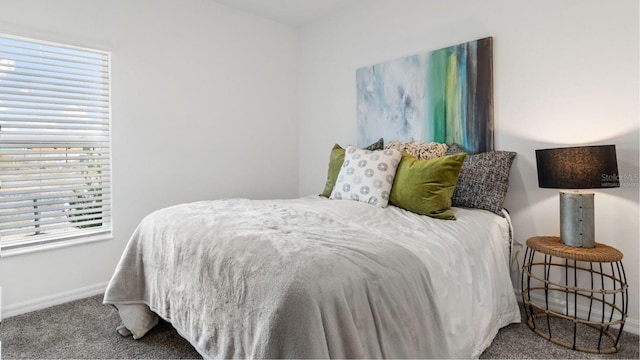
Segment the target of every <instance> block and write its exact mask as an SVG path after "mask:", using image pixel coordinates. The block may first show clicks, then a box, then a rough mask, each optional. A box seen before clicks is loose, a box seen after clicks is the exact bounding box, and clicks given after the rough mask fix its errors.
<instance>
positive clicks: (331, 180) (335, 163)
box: [320, 138, 384, 198]
mask: <svg viewBox="0 0 640 360" xmlns="http://www.w3.org/2000/svg"><path fill="white" fill-rule="evenodd" d="M363 149H365V150H372V151H373V150H382V149H384V139H383V138H380V139H378V141H376V142H374V143H373V144H371V145H369V146H367V147H365V148H363ZM343 162H344V149H343V148H342V147H341V146H340V145H338V144H335V145H333V149H331V156H329V171H328V173H327V182H326V183H325V184H324V190H323V191H322V194H320V196H324V197H326V198H328V197H330V196H331V192H332V191H333V186H334V185H335V184H336V179H338V173H339V172H340V168H341V167H342V163H343Z"/></svg>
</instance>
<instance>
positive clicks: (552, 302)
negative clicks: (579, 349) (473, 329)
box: [513, 288, 640, 335]
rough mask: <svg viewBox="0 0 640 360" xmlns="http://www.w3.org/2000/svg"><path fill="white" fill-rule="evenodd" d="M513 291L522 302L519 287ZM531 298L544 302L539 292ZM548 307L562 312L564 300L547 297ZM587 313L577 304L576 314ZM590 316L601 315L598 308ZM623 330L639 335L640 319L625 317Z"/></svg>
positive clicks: (585, 308)
mask: <svg viewBox="0 0 640 360" xmlns="http://www.w3.org/2000/svg"><path fill="white" fill-rule="evenodd" d="M513 292H515V294H516V298H517V299H518V302H519V303H522V291H521V290H519V289H515V288H514V289H513ZM531 299H532V300H535V302H536V303H538V304H544V296H542V295H540V294H532V296H531ZM569 308H570V310H571V311H573V307H572V306H569ZM549 309H550V310H553V311H556V312H563V311H564V309H565V303H564V301H560V300H558V299H555V298H551V297H550V298H549ZM588 313H589V309H588V308H587V307H582V306H578V316H579V317H583V318H586V317H587V315H588ZM591 313H592V316H593V315H595V316H596V318H597V317H599V316H602V312H601V311H599V310H598V309H593V310H592V312H591ZM624 331H625V332H629V333H632V334H635V335H640V321H638V319H634V318H630V317H627V320H626V321H625V323H624Z"/></svg>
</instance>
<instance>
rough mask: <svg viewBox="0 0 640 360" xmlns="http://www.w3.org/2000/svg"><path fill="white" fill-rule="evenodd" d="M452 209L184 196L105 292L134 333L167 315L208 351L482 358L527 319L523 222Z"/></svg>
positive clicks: (210, 354) (144, 232) (144, 229)
mask: <svg viewBox="0 0 640 360" xmlns="http://www.w3.org/2000/svg"><path fill="white" fill-rule="evenodd" d="M394 186H395V185H394ZM451 211H452V212H453V214H454V215H455V219H456V220H455V221H448V220H441V219H436V218H433V217H429V216H424V215H419V214H416V213H415V212H411V211H408V210H405V209H403V208H400V207H397V206H393V205H389V206H387V207H378V206H371V205H370V204H367V203H364V202H359V201H336V200H331V199H328V198H325V197H321V196H308V197H302V198H299V199H288V200H248V199H220V200H211V201H200V202H195V203H189V204H181V205H176V206H172V207H169V208H165V209H161V210H158V211H156V212H154V213H152V214H150V215H148V216H147V217H146V218H145V219H144V220H143V221H142V222H141V223H140V224H139V226H138V228H137V229H136V231H135V233H134V234H133V236H132V237H131V240H130V242H129V243H128V245H127V247H126V249H125V251H124V253H123V255H122V258H121V260H120V263H119V264H118V266H117V268H116V270H115V273H114V275H113V278H112V280H111V282H110V283H109V285H108V288H107V290H106V293H105V296H104V303H105V304H111V305H114V306H115V307H117V308H118V310H119V312H120V316H121V318H122V320H123V325H122V326H121V327H120V328H119V331H120V332H121V334H123V335H129V334H132V335H133V336H134V338H140V337H142V336H144V335H145V333H146V332H147V331H148V330H149V329H151V328H152V327H153V326H154V325H155V324H156V323H157V321H158V317H160V318H162V319H165V320H166V321H169V322H170V323H171V324H172V325H173V327H174V328H175V329H176V330H177V331H178V332H179V333H180V335H181V336H183V337H184V338H185V339H187V340H188V341H189V342H190V343H191V344H192V345H193V346H194V347H195V349H196V350H197V351H198V352H199V353H200V354H201V355H202V356H203V357H205V358H382V357H384V358H474V357H478V356H479V355H480V354H481V353H482V352H483V351H484V350H485V349H486V348H487V347H488V346H489V345H490V344H491V341H492V340H493V338H494V337H495V335H496V334H497V332H498V330H499V329H500V328H501V327H503V326H506V325H508V324H510V323H514V322H520V311H519V308H518V304H517V302H516V298H515V295H514V291H513V287H512V284H511V280H510V275H509V273H510V272H509V261H510V251H509V249H510V244H511V231H510V221H509V216H508V215H507V213H506V212H502V213H501V214H497V213H495V212H491V211H487V210H483V209H477V208H476V209H473V208H463V207H452V208H451Z"/></svg>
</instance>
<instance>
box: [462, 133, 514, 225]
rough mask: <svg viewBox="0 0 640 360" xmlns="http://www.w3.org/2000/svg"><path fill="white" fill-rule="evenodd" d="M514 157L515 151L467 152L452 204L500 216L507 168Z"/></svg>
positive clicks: (506, 187) (507, 185) (506, 185)
mask: <svg viewBox="0 0 640 360" xmlns="http://www.w3.org/2000/svg"><path fill="white" fill-rule="evenodd" d="M454 145H455V144H454ZM452 147H453V145H452ZM450 149H451V148H450ZM459 149H460V148H459ZM460 150H461V149H460ZM458 152H462V151H458ZM515 157H516V153H515V152H510V151H489V152H485V153H480V154H475V155H468V156H467V158H466V159H464V163H463V164H462V169H460V175H459V176H458V184H457V185H456V189H455V191H454V192H453V197H452V198H451V205H452V206H458V207H468V208H477V209H484V210H488V211H491V212H493V213H496V214H498V215H500V216H503V214H502V211H501V210H502V208H503V204H504V198H505V197H506V196H507V189H508V188H509V171H510V170H511V164H512V163H513V159H514V158H515Z"/></svg>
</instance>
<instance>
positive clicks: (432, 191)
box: [390, 153, 467, 220]
mask: <svg viewBox="0 0 640 360" xmlns="http://www.w3.org/2000/svg"><path fill="white" fill-rule="evenodd" d="M466 156H467V154H465V153H462V154H456V155H450V156H443V157H439V158H435V159H429V160H418V159H416V158H415V157H413V156H411V155H409V154H407V153H403V154H402V160H401V161H400V165H398V170H397V172H396V177H395V180H394V181H393V187H392V188H391V197H390V202H391V204H392V205H395V206H397V207H400V208H403V209H406V210H409V211H411V212H414V213H417V214H420V215H427V216H430V217H432V218H436V219H445V220H455V218H456V217H455V216H454V215H453V211H451V196H452V195H453V191H454V190H455V188H456V182H457V181H458V175H459V174H460V168H462V163H463V162H464V158H465V157H466Z"/></svg>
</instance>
